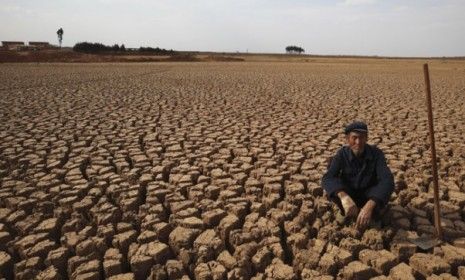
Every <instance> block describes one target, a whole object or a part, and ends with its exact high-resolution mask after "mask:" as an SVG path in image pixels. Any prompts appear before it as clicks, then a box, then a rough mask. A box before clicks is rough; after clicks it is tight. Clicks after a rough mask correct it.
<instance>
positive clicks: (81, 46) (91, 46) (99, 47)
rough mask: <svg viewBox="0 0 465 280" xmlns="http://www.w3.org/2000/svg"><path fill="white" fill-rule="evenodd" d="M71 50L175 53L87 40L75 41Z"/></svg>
mask: <svg viewBox="0 0 465 280" xmlns="http://www.w3.org/2000/svg"><path fill="white" fill-rule="evenodd" d="M73 51H75V52H82V53H124V52H140V53H146V54H159V55H171V54H174V53H176V52H175V51H173V50H166V49H161V48H158V47H156V48H152V47H140V48H138V49H126V47H125V46H124V44H121V46H120V45H118V44H114V45H113V46H107V45H104V44H102V43H89V42H80V43H76V44H75V45H74V47H73Z"/></svg>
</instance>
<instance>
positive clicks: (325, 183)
mask: <svg viewBox="0 0 465 280" xmlns="http://www.w3.org/2000/svg"><path fill="white" fill-rule="evenodd" d="M341 169H342V149H340V150H339V151H338V152H337V153H336V155H335V156H334V157H333V159H332V160H331V163H330V165H329V167H328V170H327V171H326V173H325V175H323V178H322V179H321V187H322V188H323V189H324V190H325V191H326V193H327V194H328V196H329V197H333V196H334V195H335V193H336V192H337V191H340V190H342V189H343V188H344V185H343V184H342V180H341V178H340V177H339V174H340V172H341Z"/></svg>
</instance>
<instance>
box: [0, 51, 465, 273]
mask: <svg viewBox="0 0 465 280" xmlns="http://www.w3.org/2000/svg"><path fill="white" fill-rule="evenodd" d="M430 73H431V80H432V91H433V96H434V100H433V104H434V114H435V128H436V141H437V143H436V146H437V150H438V158H439V167H440V171H439V176H440V188H441V190H440V197H441V199H442V202H441V208H442V223H443V226H444V232H445V234H446V237H447V242H444V243H442V244H438V245H436V246H435V247H434V248H433V249H429V250H426V251H424V250H421V249H420V248H418V247H417V246H416V245H414V244H413V243H412V242H413V241H414V240H416V239H417V237H418V236H421V235H422V234H432V233H434V227H433V219H432V216H433V203H432V201H433V198H432V192H431V188H432V187H431V186H432V183H431V181H432V176H431V171H430V153H429V141H428V134H427V114H426V108H425V93H424V79H423V73H422V61H415V60H381V59H380V60H375V59H371V60H370V59H365V60H356V59H333V60H331V59H312V60H311V61H309V62H308V63H286V62H275V63H266V62H260V63H258V62H256V63H253V62H240V63H226V62H222V63H218V62H213V63H166V64H165V63H154V64H23V65H14V64H3V65H0V80H1V83H0V178H1V179H0V274H1V276H3V277H5V278H6V279H12V278H13V277H16V279H33V278H34V277H37V278H38V279H59V278H60V277H61V278H62V279H67V278H69V279H101V278H108V277H113V278H112V279H146V278H147V277H148V276H149V275H150V277H151V278H150V279H180V278H184V279H189V278H190V279H212V280H213V279H251V278H252V279H257V280H258V279H333V278H340V279H368V278H370V277H375V276H377V279H388V278H389V279H414V277H416V278H420V279H421V278H429V279H455V278H453V276H455V277H458V278H459V277H462V279H463V278H464V277H465V239H464V237H465V211H464V208H463V207H464V206H465V193H464V192H463V191H464V188H465V184H464V183H465V167H464V166H465V165H464V160H465V113H464V109H465V107H464V103H465V62H460V61H446V60H435V61H434V62H432V63H431V64H430ZM354 119H362V120H365V121H366V122H367V123H368V125H369V128H370V140H369V142H370V143H372V144H377V145H378V146H379V147H381V148H382V149H383V150H384V152H385V154H386V157H387V159H388V162H389V166H390V167H391V170H392V171H393V173H394V175H395V180H396V191H395V194H394V195H393V197H392V199H391V202H390V209H389V211H388V213H387V214H386V216H385V218H384V220H383V226H382V227H381V228H371V229H368V230H367V231H365V232H359V231H357V230H356V229H355V228H354V227H353V226H340V225H338V224H337V223H336V221H335V213H336V212H335V209H334V208H333V207H332V206H331V204H329V203H328V202H327V200H326V199H325V197H324V193H323V190H322V189H321V187H320V179H321V177H322V175H323V173H324V172H325V170H326V162H327V159H328V158H329V157H330V156H331V155H332V154H334V152H335V151H336V150H337V149H338V148H339V147H340V146H341V144H343V141H344V137H343V135H342V133H341V132H342V127H343V126H344V124H346V123H347V122H349V121H352V120H354ZM435 275H438V276H435ZM439 275H441V276H439ZM319 277H320V278H319ZM440 277H443V278H440ZM446 277H449V278H446Z"/></svg>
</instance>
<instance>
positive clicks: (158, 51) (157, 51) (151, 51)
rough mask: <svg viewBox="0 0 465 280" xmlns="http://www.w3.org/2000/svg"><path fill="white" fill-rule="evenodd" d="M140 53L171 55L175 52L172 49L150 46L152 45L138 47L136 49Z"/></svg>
mask: <svg viewBox="0 0 465 280" xmlns="http://www.w3.org/2000/svg"><path fill="white" fill-rule="evenodd" d="M138 51H139V52H140V53H148V54H155V55H172V54H175V53H176V52H175V51H174V50H172V49H171V50H167V49H160V48H159V47H156V48H152V47H140V48H139V50H138Z"/></svg>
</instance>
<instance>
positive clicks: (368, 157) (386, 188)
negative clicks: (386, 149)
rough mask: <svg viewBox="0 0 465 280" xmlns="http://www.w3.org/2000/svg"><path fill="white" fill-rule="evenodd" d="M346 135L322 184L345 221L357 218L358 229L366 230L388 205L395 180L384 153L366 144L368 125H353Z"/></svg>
mask: <svg viewBox="0 0 465 280" xmlns="http://www.w3.org/2000/svg"><path fill="white" fill-rule="evenodd" d="M344 133H345V135H346V142H347V145H344V146H343V147H342V148H340V149H339V150H338V151H337V153H336V155H335V156H334V157H333V158H332V160H331V163H330V165H329V167H328V171H327V172H326V174H325V175H324V176H323V179H322V182H321V184H322V187H323V188H324V189H325V191H326V193H327V194H328V196H329V198H330V199H331V200H333V201H334V202H335V203H336V204H337V205H338V207H339V208H340V209H341V211H342V212H343V213H344V215H345V217H347V218H350V217H353V218H355V217H356V218H357V219H356V226H357V228H359V229H364V228H366V227H367V226H368V225H369V223H370V221H371V220H372V218H375V217H374V216H376V215H379V213H380V210H382V209H383V208H384V206H385V205H386V204H387V203H388V201H389V198H390V196H391V194H392V192H393V190H394V178H393V176H392V173H391V170H389V167H388V166H387V164H386V158H385V157H384V153H383V152H382V151H381V150H380V149H379V148H377V147H375V146H372V145H368V144H367V139H368V127H367V125H366V124H365V123H363V122H360V121H356V122H353V123H351V124H349V125H347V126H346V127H345V129H344Z"/></svg>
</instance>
